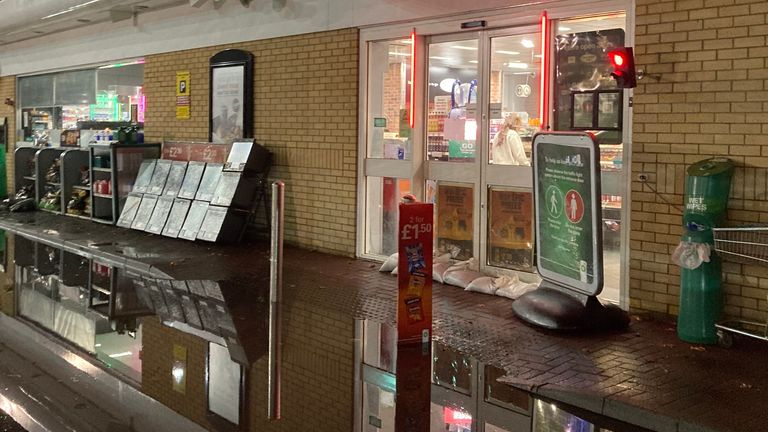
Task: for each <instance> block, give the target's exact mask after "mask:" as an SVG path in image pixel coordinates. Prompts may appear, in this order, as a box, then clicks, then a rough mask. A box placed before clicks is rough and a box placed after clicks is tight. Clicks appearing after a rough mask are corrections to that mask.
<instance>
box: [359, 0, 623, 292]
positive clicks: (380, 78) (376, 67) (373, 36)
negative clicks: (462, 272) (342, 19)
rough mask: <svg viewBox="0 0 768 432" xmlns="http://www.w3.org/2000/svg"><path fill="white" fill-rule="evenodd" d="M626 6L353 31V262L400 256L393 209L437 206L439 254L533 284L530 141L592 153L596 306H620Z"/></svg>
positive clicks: (521, 11)
mask: <svg viewBox="0 0 768 432" xmlns="http://www.w3.org/2000/svg"><path fill="white" fill-rule="evenodd" d="M631 23H632V9H631V7H630V4H629V3H628V2H623V1H616V2H596V3H590V4H589V5H584V4H576V3H569V2H563V3H558V5H557V6H554V7H549V8H547V9H546V10H545V9H544V8H530V7H526V8H512V9H509V10H507V11H504V12H502V13H496V14H493V15H487V16H483V15H477V14H475V15H471V16H455V17H450V18H444V19H440V20H432V21H421V22H410V23H403V24H401V25H387V26H380V27H370V28H365V29H363V30H361V33H360V44H361V45H360V69H361V70H360V115H359V118H360V125H359V151H358V154H359V160H358V161H359V164H358V165H359V172H360V182H359V185H358V193H359V195H358V218H359V221H358V222H359V223H358V236H357V237H358V250H357V253H358V255H360V256H364V257H372V258H375V257H383V256H386V255H389V254H391V253H393V252H395V249H396V237H395V230H396V228H395V227H396V226H397V212H396V210H397V203H398V201H399V198H400V197H401V196H402V195H404V194H407V193H413V194H415V195H416V196H417V197H419V198H421V199H424V200H426V201H429V202H433V203H435V218H436V219H435V222H436V226H437V233H436V247H437V249H438V250H439V251H440V252H442V253H445V252H450V253H451V254H452V255H453V256H454V258H456V259H460V260H466V259H469V258H474V262H475V263H476V266H477V267H479V269H480V270H482V271H485V272H487V273H491V274H503V273H509V272H517V273H518V275H519V276H520V278H521V279H522V280H536V278H537V277H536V275H535V274H534V256H533V234H532V232H533V227H532V223H533V215H532V210H533V208H532V204H531V202H532V193H531V187H532V175H531V167H530V156H531V154H530V152H531V138H532V136H533V135H534V134H535V133H536V132H538V131H540V130H564V131H568V130H588V131H592V132H593V133H595V135H596V136H597V137H598V139H599V142H600V150H601V151H600V156H601V158H600V159H601V166H602V208H603V234H604V249H605V273H606V281H605V290H604V292H603V295H602V296H601V297H602V298H603V299H604V300H609V301H613V302H616V303H621V304H622V305H623V306H625V307H626V305H627V303H626V285H627V283H626V281H625V280H626V279H627V275H626V266H624V265H622V263H623V262H626V261H627V249H628V235H627V234H628V232H627V231H628V230H627V228H628V226H629V225H628V208H627V207H628V206H627V202H628V195H627V181H628V178H627V175H626V168H627V167H629V166H630V165H629V160H628V157H629V155H630V136H631V135H630V133H629V132H630V130H631V128H630V124H631V108H630V97H631V92H630V91H622V90H621V89H618V88H617V87H616V83H615V81H614V80H613V79H612V78H611V76H610V71H611V69H610V66H609V64H608V60H607V58H606V56H605V53H606V51H607V50H609V49H611V48H613V47H618V46H632V45H633V32H632V28H633V27H632V25H631Z"/></svg>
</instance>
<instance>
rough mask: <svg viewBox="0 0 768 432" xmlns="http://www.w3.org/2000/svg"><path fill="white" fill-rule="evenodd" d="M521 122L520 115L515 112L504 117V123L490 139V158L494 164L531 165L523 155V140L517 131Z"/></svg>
mask: <svg viewBox="0 0 768 432" xmlns="http://www.w3.org/2000/svg"><path fill="white" fill-rule="evenodd" d="M521 123H522V121H521V119H520V116H519V115H517V114H515V113H510V114H507V116H506V117H504V124H503V125H502V126H501V129H500V130H499V131H498V132H497V133H496V135H495V136H494V137H493V140H492V141H491V159H492V160H493V163H494V165H525V166H530V165H531V162H530V161H529V160H528V157H527V156H526V155H525V148H523V140H521V139H520V135H518V133H517V129H518V128H519V127H520V126H521Z"/></svg>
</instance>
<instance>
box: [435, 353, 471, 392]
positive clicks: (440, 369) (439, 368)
mask: <svg viewBox="0 0 768 432" xmlns="http://www.w3.org/2000/svg"><path fill="white" fill-rule="evenodd" d="M432 346H433V350H432V355H433V356H434V357H433V366H432V382H434V383H435V384H438V385H440V386H442V387H446V388H449V389H451V390H456V391H458V392H461V393H464V394H467V395H471V394H472V389H471V388H472V362H471V359H470V358H469V357H467V356H466V355H464V354H462V353H460V352H458V351H456V350H454V349H452V348H449V347H447V346H445V345H442V344H438V343H435V344H433V345H432Z"/></svg>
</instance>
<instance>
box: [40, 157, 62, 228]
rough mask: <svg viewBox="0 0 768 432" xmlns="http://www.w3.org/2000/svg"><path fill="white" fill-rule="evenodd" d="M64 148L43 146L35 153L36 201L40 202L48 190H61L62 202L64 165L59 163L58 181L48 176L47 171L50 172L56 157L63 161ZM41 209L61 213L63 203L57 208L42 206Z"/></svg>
mask: <svg viewBox="0 0 768 432" xmlns="http://www.w3.org/2000/svg"><path fill="white" fill-rule="evenodd" d="M64 150H66V149H63V148H56V147H46V148H42V149H40V150H38V151H37V153H35V179H36V182H35V184H36V187H35V202H37V203H38V204H39V203H40V200H41V199H43V197H45V196H46V194H48V192H51V191H56V190H58V191H59V203H61V200H62V199H61V192H62V190H61V175H62V167H61V164H59V175H58V178H57V179H54V180H56V181H51V179H47V178H46V173H47V172H48V169H49V168H50V167H51V166H52V165H53V164H54V161H55V160H56V159H59V162H61V155H62V153H64ZM40 209H41V210H45V211H49V212H52V213H61V212H62V207H61V205H59V206H58V208H57V209H55V210H54V209H46V208H40Z"/></svg>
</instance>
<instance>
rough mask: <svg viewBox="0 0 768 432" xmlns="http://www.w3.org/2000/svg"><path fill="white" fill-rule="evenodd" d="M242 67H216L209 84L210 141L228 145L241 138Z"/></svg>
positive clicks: (243, 72)
mask: <svg viewBox="0 0 768 432" xmlns="http://www.w3.org/2000/svg"><path fill="white" fill-rule="evenodd" d="M244 76H245V67H244V66H232V67H217V68H214V69H213V77H212V82H211V87H212V93H211V95H212V96H211V136H212V141H213V142H217V143H228V142H232V141H233V140H235V139H238V138H242V137H243V109H242V107H243V105H242V104H243V86H244V84H245V83H244V82H243V78H244Z"/></svg>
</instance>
